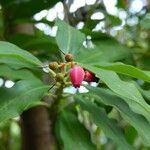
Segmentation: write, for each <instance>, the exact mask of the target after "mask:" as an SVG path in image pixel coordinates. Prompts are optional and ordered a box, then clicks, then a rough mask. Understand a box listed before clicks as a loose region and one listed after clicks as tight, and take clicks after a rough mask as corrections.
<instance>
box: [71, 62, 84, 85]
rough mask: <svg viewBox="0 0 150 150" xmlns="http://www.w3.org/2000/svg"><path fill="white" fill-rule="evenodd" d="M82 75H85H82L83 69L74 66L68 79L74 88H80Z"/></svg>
mask: <svg viewBox="0 0 150 150" xmlns="http://www.w3.org/2000/svg"><path fill="white" fill-rule="evenodd" d="M84 75H85V73H84V70H83V68H81V67H80V66H78V65H75V66H74V67H73V68H72V69H71V70H70V73H69V77H70V80H71V82H72V85H73V86H74V87H75V88H79V87H80V85H81V83H82V81H83V80H84Z"/></svg>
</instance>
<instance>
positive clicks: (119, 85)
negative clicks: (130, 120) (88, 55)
mask: <svg viewBox="0 0 150 150" xmlns="http://www.w3.org/2000/svg"><path fill="white" fill-rule="evenodd" d="M81 65H82V66H83V67H84V68H86V69H88V70H90V71H92V72H93V73H95V74H96V76H97V77H98V78H100V79H101V80H102V81H103V82H104V83H105V84H106V85H107V86H108V87H109V88H110V89H111V90H112V91H113V92H115V93H116V94H117V95H118V96H120V97H121V98H123V99H124V100H125V101H126V102H127V103H128V105H129V107H130V108H131V109H132V110H133V111H134V112H136V113H138V114H141V115H143V116H145V117H146V118H147V120H148V121H149V122H150V106H149V105H148V104H147V103H146V102H145V100H144V98H143V97H142V95H141V94H140V92H139V91H138V89H137V88H136V86H135V85H134V84H133V83H129V82H125V81H122V80H121V79H120V78H119V76H118V75H117V74H116V73H115V72H113V71H109V70H104V69H101V68H97V67H94V66H91V65H85V64H84V65H83V64H81Z"/></svg>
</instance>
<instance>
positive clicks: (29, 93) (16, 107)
mask: <svg viewBox="0 0 150 150" xmlns="http://www.w3.org/2000/svg"><path fill="white" fill-rule="evenodd" d="M48 88H49V87H48V86H47V85H44V84H43V83H42V82H41V81H39V80H37V79H34V80H21V81H18V82H17V83H16V84H15V85H14V86H13V87H12V88H11V89H7V88H0V95H1V97H0V122H2V121H5V120H8V119H10V118H13V117H16V116H18V115H20V114H21V113H22V112H23V111H25V110H27V109H28V108H30V107H32V106H33V105H34V104H35V103H37V102H39V101H40V100H41V98H42V96H43V95H44V93H45V92H47V90H48Z"/></svg>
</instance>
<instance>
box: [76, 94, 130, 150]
mask: <svg viewBox="0 0 150 150" xmlns="http://www.w3.org/2000/svg"><path fill="white" fill-rule="evenodd" d="M75 99H76V101H77V103H79V104H80V105H81V107H82V108H83V109H84V110H87V111H88V112H89V113H90V115H91V117H92V119H93V121H94V123H95V124H96V125H97V126H98V127H100V128H101V129H102V130H103V131H104V133H105V134H106V136H108V137H109V138H111V139H112V140H113V141H114V142H115V143H116V144H117V146H118V149H120V150H126V149H128V150H131V149H132V150H133V148H132V147H131V146H130V145H129V144H128V143H127V141H126V139H125V137H124V135H123V133H122V131H121V130H120V128H119V127H118V126H117V124H116V122H115V120H113V119H109V118H108V117H107V115H106V113H105V111H104V109H103V108H100V107H98V106H96V105H95V104H93V103H91V102H90V101H87V100H86V99H83V97H79V96H75Z"/></svg>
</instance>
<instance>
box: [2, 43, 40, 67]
mask: <svg viewBox="0 0 150 150" xmlns="http://www.w3.org/2000/svg"><path fill="white" fill-rule="evenodd" d="M0 63H4V64H7V65H10V66H11V67H12V66H13V67H15V68H18V67H20V68H21V67H29V68H33V67H37V66H42V63H41V62H40V61H39V60H38V59H37V58H36V57H35V56H33V55H32V54H30V53H29V52H27V51H25V50H22V49H20V48H19V47H17V46H15V45H13V44H11V43H8V42H3V41H0Z"/></svg>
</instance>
